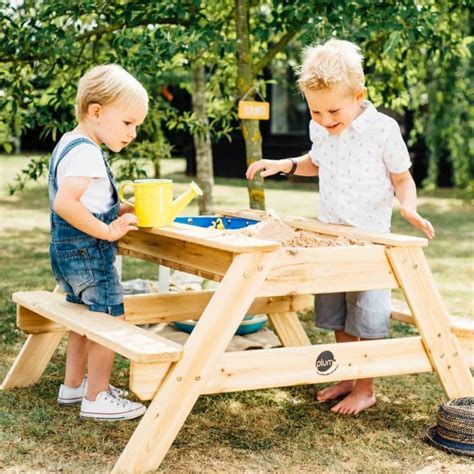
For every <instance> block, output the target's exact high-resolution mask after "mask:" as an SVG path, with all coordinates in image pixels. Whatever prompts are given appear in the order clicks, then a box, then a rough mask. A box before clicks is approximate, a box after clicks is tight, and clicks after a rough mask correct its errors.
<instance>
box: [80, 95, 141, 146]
mask: <svg viewBox="0 0 474 474" xmlns="http://www.w3.org/2000/svg"><path fill="white" fill-rule="evenodd" d="M147 112H148V110H147V109H146V108H144V107H143V106H141V105H140V106H139V105H131V106H129V107H124V106H123V105H120V104H109V105H104V106H101V105H98V104H92V105H91V106H90V108H89V118H91V120H92V123H93V132H94V134H95V136H96V137H97V139H98V140H99V143H104V144H105V146H107V148H109V149H110V150H112V151H114V152H115V153H118V152H119V151H121V150H123V149H124V148H125V147H126V146H127V145H129V144H130V142H131V141H132V140H133V139H134V138H135V137H136V136H137V128H138V127H139V126H140V125H141V124H142V123H143V121H144V120H145V117H146V114H147Z"/></svg>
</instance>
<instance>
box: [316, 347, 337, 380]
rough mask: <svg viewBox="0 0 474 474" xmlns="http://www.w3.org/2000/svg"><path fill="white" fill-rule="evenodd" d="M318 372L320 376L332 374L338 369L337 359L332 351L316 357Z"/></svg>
mask: <svg viewBox="0 0 474 474" xmlns="http://www.w3.org/2000/svg"><path fill="white" fill-rule="evenodd" d="M315 365H316V372H317V373H318V374H319V375H329V374H332V373H333V372H334V371H335V370H336V369H337V368H338V365H337V364H336V359H335V358H334V354H333V353H332V352H331V351H323V352H321V354H319V355H318V357H316V362H315Z"/></svg>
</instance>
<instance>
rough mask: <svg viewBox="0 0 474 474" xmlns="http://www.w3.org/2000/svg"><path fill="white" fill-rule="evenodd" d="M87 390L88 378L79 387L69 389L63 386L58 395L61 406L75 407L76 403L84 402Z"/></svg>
mask: <svg viewBox="0 0 474 474" xmlns="http://www.w3.org/2000/svg"><path fill="white" fill-rule="evenodd" d="M86 390H87V377H84V379H83V380H82V383H81V385H79V387H76V388H74V387H68V386H67V385H64V384H61V386H60V387H59V393H58V403H59V404H60V405H73V404H74V403H80V402H82V398H83V397H84V395H85V394H86Z"/></svg>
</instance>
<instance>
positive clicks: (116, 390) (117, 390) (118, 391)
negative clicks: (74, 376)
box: [82, 375, 128, 397]
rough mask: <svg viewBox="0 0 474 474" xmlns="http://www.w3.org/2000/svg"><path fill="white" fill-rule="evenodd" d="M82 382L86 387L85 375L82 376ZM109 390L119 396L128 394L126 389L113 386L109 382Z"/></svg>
mask: <svg viewBox="0 0 474 474" xmlns="http://www.w3.org/2000/svg"><path fill="white" fill-rule="evenodd" d="M82 384H83V385H84V387H85V388H86V389H87V375H86V376H85V377H84V380H83V381H82ZM109 391H111V392H114V393H115V394H116V395H118V396H119V397H125V396H127V395H128V392H127V390H123V389H121V388H118V387H114V386H113V385H112V384H109Z"/></svg>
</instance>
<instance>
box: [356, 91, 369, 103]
mask: <svg viewBox="0 0 474 474" xmlns="http://www.w3.org/2000/svg"><path fill="white" fill-rule="evenodd" d="M366 94H367V88H366V87H362V88H361V89H359V90H358V91H357V92H356V95H355V98H356V101H357V102H359V101H361V100H363V99H365V96H366Z"/></svg>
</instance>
